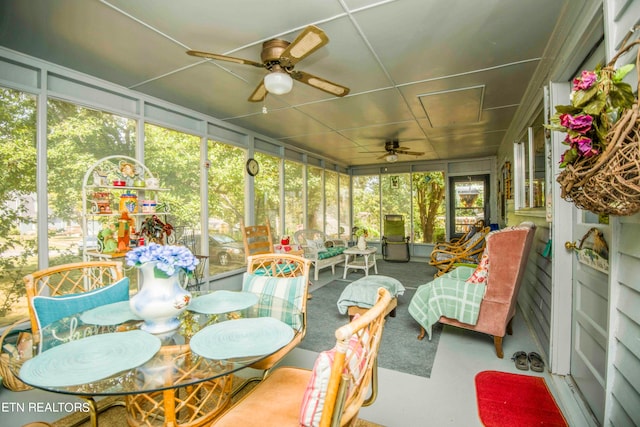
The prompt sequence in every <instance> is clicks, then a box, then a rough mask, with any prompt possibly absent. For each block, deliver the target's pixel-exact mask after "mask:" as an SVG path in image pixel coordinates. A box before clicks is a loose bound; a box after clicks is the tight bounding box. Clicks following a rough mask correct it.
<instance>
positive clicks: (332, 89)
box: [291, 71, 349, 96]
mask: <svg viewBox="0 0 640 427" xmlns="http://www.w3.org/2000/svg"><path fill="white" fill-rule="evenodd" d="M291 77H293V78H294V79H295V80H298V81H301V82H302V83H305V84H308V85H309V86H313V87H315V88H316V89H320V90H322V91H325V92H327V93H330V94H331V95H335V96H345V95H346V94H348V93H349V88H348V87H345V86H342V85H339V84H337V83H333V82H330V81H329V80H325V79H321V78H320V77H316V76H314V75H312V74H309V73H305V72H304V71H292V72H291Z"/></svg>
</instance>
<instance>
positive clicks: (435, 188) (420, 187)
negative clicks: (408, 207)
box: [412, 171, 446, 243]
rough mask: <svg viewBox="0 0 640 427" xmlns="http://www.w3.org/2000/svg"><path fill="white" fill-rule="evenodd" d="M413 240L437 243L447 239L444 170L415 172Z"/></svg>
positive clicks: (413, 177)
mask: <svg viewBox="0 0 640 427" xmlns="http://www.w3.org/2000/svg"><path fill="white" fill-rule="evenodd" d="M412 181H413V204H412V209H413V239H412V240H413V241H414V242H420V243H436V242H441V241H444V240H445V234H446V233H445V224H446V206H445V185H444V172H440V171H438V172H421V173H414V174H413V176H412Z"/></svg>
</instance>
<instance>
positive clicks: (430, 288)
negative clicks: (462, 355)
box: [409, 275, 485, 339]
mask: <svg viewBox="0 0 640 427" xmlns="http://www.w3.org/2000/svg"><path fill="white" fill-rule="evenodd" d="M484 291H485V284H484V283H482V284H475V283H467V282H465V281H463V280H456V279H453V278H451V277H447V276H446V275H445V276H442V277H438V278H436V279H435V280H433V281H432V282H429V283H427V284H425V285H422V286H420V287H419V288H418V290H416V293H415V295H414V296H413V298H412V299H411V302H410V303H409V314H410V315H411V317H413V318H414V319H415V320H416V321H417V322H418V323H419V324H420V325H421V326H422V327H423V328H424V329H425V330H426V331H427V334H428V335H429V339H431V326H433V325H434V324H435V323H436V322H437V321H438V319H440V316H446V317H450V318H452V319H456V320H458V321H460V322H462V323H467V324H469V325H475V324H476V322H477V321H478V313H479V312H480V302H481V301H482V298H483V297H484Z"/></svg>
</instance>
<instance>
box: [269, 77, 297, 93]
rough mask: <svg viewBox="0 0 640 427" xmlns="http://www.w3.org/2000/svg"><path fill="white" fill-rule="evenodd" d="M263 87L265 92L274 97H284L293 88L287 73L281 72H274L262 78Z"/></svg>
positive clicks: (291, 80)
mask: <svg viewBox="0 0 640 427" xmlns="http://www.w3.org/2000/svg"><path fill="white" fill-rule="evenodd" d="M264 87H265V88H267V92H269V93H272V94H274V95H284V94H285V93H289V92H291V89H292V88H293V79H292V78H291V76H290V75H289V74H287V73H284V72H282V71H274V72H272V73H269V74H267V75H266V76H264Z"/></svg>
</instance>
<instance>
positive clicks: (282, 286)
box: [242, 254, 311, 376]
mask: <svg viewBox="0 0 640 427" xmlns="http://www.w3.org/2000/svg"><path fill="white" fill-rule="evenodd" d="M310 268H311V261H310V260H308V259H306V258H303V257H300V256H297V255H289V254H260V255H253V256H249V257H248V258H247V273H246V275H245V277H244V280H243V285H242V289H243V290H244V291H250V292H259V293H270V294H272V295H273V296H276V297H283V298H286V297H287V296H291V295H293V299H292V300H291V301H290V302H292V303H293V304H294V305H296V308H297V309H298V310H300V312H301V313H302V325H301V327H300V331H299V333H298V334H297V335H296V336H295V337H294V339H293V340H292V341H291V342H290V343H289V344H287V345H286V346H284V347H283V348H281V349H280V350H278V351H277V352H275V353H274V354H272V355H270V356H269V357H266V358H264V359H262V360H260V361H259V362H256V363H254V364H253V365H251V367H252V368H254V369H258V370H263V371H264V376H266V375H268V373H269V370H270V369H271V368H272V367H273V366H274V365H276V364H277V363H278V362H279V361H280V360H282V358H283V357H284V356H286V355H287V354H288V353H289V352H290V351H291V350H293V349H294V348H295V347H296V346H297V345H298V344H300V342H301V341H302V339H303V338H304V336H305V334H306V331H307V300H308V294H309V271H310ZM247 275H249V276H247ZM252 276H259V277H265V278H266V280H269V278H273V279H292V280H287V281H278V280H276V281H274V282H273V283H274V284H277V285H276V286H274V287H270V286H268V285H266V286H263V285H260V286H261V289H260V290H258V289H257V288H256V287H255V285H256V283H255V282H253V281H251V280H250V279H248V277H252ZM257 280H260V279H259V278H258V279H257ZM291 286H295V287H297V288H298V289H290V287H291Z"/></svg>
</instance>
